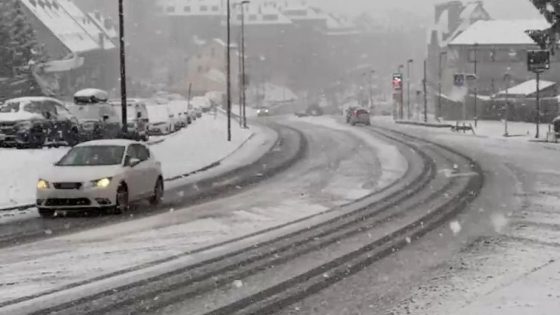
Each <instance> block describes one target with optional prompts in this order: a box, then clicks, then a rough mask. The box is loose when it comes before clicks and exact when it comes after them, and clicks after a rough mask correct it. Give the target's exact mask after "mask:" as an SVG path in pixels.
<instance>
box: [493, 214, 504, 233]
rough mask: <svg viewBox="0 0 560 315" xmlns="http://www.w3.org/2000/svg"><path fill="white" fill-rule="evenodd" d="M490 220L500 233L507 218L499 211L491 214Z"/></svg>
mask: <svg viewBox="0 0 560 315" xmlns="http://www.w3.org/2000/svg"><path fill="white" fill-rule="evenodd" d="M490 221H491V222H492V226H493V227H494V230H495V231H496V232H497V233H500V232H501V231H502V230H503V229H504V227H505V226H506V225H507V224H508V220H507V218H506V217H505V216H504V215H503V214H501V213H499V214H494V215H492V217H491V218H490Z"/></svg>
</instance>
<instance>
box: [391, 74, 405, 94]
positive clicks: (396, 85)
mask: <svg viewBox="0 0 560 315" xmlns="http://www.w3.org/2000/svg"><path fill="white" fill-rule="evenodd" d="M402 88H403V75H402V73H394V74H393V90H394V91H402Z"/></svg>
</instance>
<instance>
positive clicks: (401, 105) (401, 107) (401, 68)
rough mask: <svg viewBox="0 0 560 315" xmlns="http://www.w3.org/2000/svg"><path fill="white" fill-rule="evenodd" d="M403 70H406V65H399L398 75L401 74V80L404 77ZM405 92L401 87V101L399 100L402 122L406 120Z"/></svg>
mask: <svg viewBox="0 0 560 315" xmlns="http://www.w3.org/2000/svg"><path fill="white" fill-rule="evenodd" d="M403 68H404V65H399V72H398V73H399V74H400V76H401V78H402V77H403V73H402V71H403ZM403 90H404V89H403V86H402V85H401V89H400V93H399V94H400V100H399V103H400V104H399V119H400V120H403V119H404V91H403Z"/></svg>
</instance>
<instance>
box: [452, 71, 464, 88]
mask: <svg viewBox="0 0 560 315" xmlns="http://www.w3.org/2000/svg"><path fill="white" fill-rule="evenodd" d="M453 85H455V86H458V87H463V86H465V74H463V73H456V74H455V75H454V76H453Z"/></svg>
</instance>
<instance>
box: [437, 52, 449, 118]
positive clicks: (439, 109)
mask: <svg viewBox="0 0 560 315" xmlns="http://www.w3.org/2000/svg"><path fill="white" fill-rule="evenodd" d="M443 56H447V51H441V52H440V53H439V62H438V110H437V117H436V119H437V120H438V121H439V117H441V111H442V109H441V77H442V69H441V68H442V66H441V63H442V59H443Z"/></svg>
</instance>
